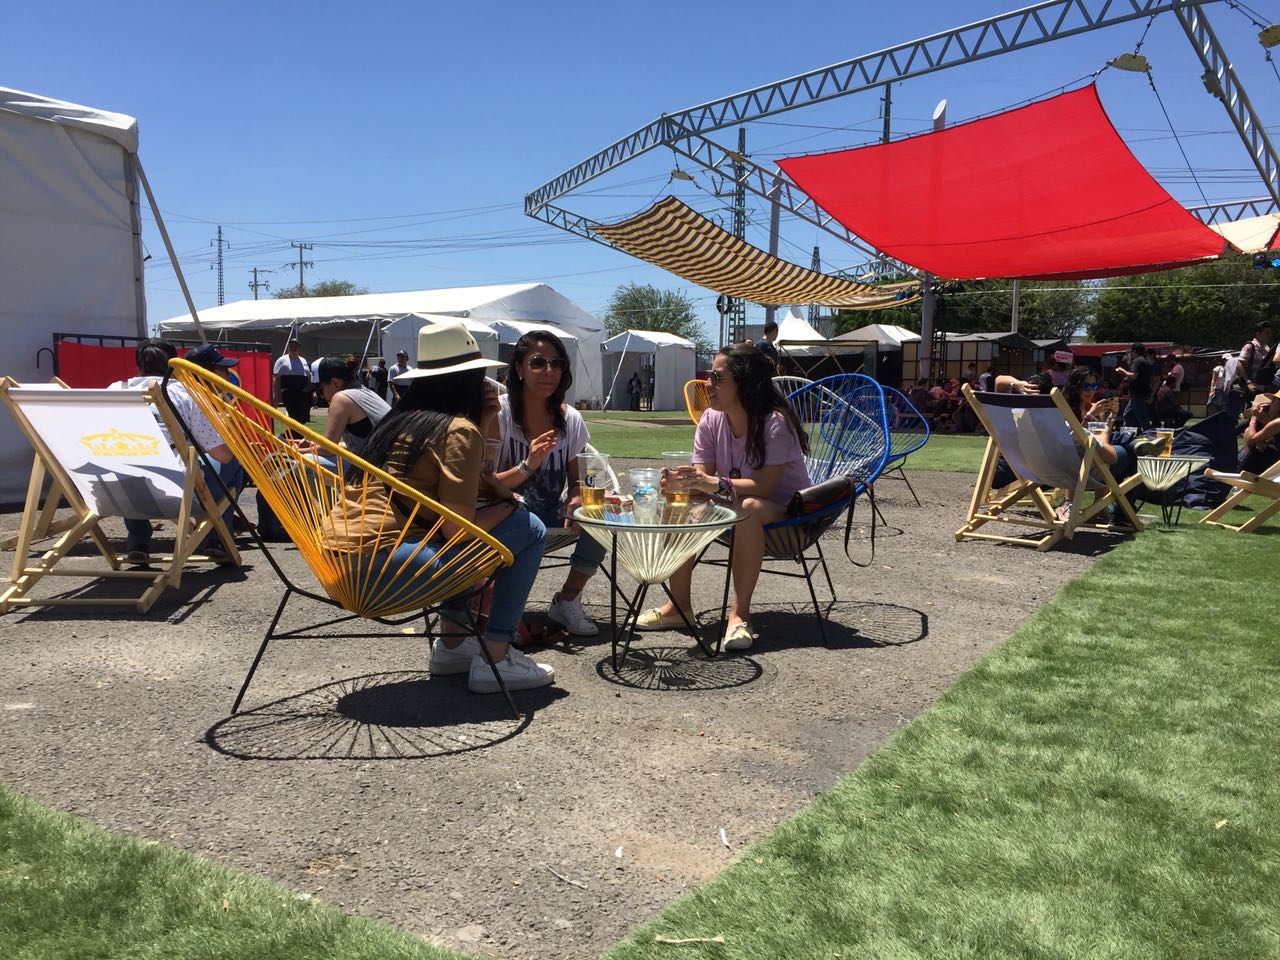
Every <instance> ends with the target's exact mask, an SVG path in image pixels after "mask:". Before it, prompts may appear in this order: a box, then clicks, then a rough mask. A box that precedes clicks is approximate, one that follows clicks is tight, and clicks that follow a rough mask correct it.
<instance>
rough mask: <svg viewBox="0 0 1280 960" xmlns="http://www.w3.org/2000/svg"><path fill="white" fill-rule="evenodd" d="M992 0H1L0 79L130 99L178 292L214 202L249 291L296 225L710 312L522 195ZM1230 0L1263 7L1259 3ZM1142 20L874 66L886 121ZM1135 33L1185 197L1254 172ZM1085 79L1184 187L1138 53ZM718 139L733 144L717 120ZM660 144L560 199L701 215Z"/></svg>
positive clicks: (1024, 87)
mask: <svg viewBox="0 0 1280 960" xmlns="http://www.w3.org/2000/svg"><path fill="white" fill-rule="evenodd" d="M1016 5H1017V3H1016V2H1014V0H998V2H985V0H982V2H979V0H973V2H936V0H924V2H919V0H917V2H911V3H897V4H883V3H882V4H868V3H848V2H844V3H836V2H821V3H820V2H802V0H796V2H792V3H791V4H788V5H781V4H776V3H755V2H750V0H747V2H737V3H719V2H707V3H670V2H650V3H646V4H626V5H624V4H596V5H586V4H567V3H555V2H549V3H542V4H530V3H519V4H517V3H508V2H490V3H473V4H449V5H445V4H426V3H407V2H403V3H401V2H382V3H378V2H374V3H368V4H364V5H361V6H359V7H356V6H355V5H351V4H343V3H334V2H315V3H310V4H305V5H304V4H283V3H252V4H251V3H240V2H228V3H221V4H207V5H203V6H201V7H196V6H194V5H177V4H161V3H137V2H135V3H113V4H104V3H62V2H52V3H48V4H44V5H41V6H39V7H38V8H37V7H35V6H32V5H30V4H27V5H23V6H20V7H19V8H16V9H12V10H10V11H9V12H8V13H7V14H6V26H7V31H6V34H5V36H3V37H0V63H3V64H4V67H5V69H4V72H3V75H0V84H3V85H5V86H9V87H16V88H18V89H22V90H28V91H32V92H36V93H40V94H43V95H46V96H51V97H57V98H60V99H65V100H71V101H75V102H78V103H84V104H88V105H92V106H96V107H101V108H103V109H108V110H115V111H118V112H122V113H127V114H130V115H132V116H135V117H137V118H138V120H139V129H140V135H141V148H140V156H141V158H142V162H143V164H144V166H145V167H146V169H147V171H148V175H149V177H150V180H151V183H152V186H153V188H154V189H155V191H156V193H157V196H158V199H159V202H160V206H161V209H162V211H163V212H164V216H165V220H166V223H167V224H168V226H169V229H170V232H171V234H172V235H173V238H174V242H175V246H176V248H177V250H178V251H179V254H180V257H181V260H182V265H183V269H184V271H185V272H186V275H187V278H188V282H189V283H190V285H191V288H192V290H193V293H194V296H195V300H196V304H197V306H199V307H205V306H212V305H214V304H216V302H217V295H216V278H215V274H214V273H213V271H212V270H211V269H210V263H211V261H212V256H213V248H212V246H211V241H212V238H213V235H214V229H215V226H216V225H217V224H222V225H223V234H224V237H225V238H226V239H227V240H229V241H230V244H231V247H230V249H229V250H228V251H227V252H226V267H225V270H226V273H225V282H226V295H227V299H228V300H233V299H240V298H243V297H249V296H251V293H250V291H249V289H248V286H247V284H248V283H249V280H250V274H249V270H250V268H252V267H255V266H256V267H260V268H266V269H271V270H274V271H275V272H274V273H272V274H270V275H268V276H267V279H268V280H270V281H271V282H272V284H273V286H287V285H290V284H293V283H296V271H291V270H288V269H286V268H285V267H284V264H285V263H286V262H287V261H289V260H291V259H296V251H291V250H290V249H289V247H288V244H289V241H291V240H299V241H307V242H313V243H314V244H315V249H314V250H313V251H312V252H311V253H310V254H309V256H310V258H311V259H313V260H314V261H316V265H315V269H314V272H313V271H308V279H309V280H311V279H315V278H319V277H324V278H330V277H334V278H341V279H347V280H351V281H354V282H356V283H358V284H362V285H364V286H366V287H368V288H369V289H370V290H373V291H383V290H409V289H419V288H427V287H436V286H458V285H464V284H481V283H498V282H509V281H520V280H542V281H545V282H548V283H550V284H551V285H552V286H554V287H555V288H556V289H558V290H560V291H561V292H562V293H564V294H565V295H566V296H568V297H570V298H571V299H573V300H575V301H577V302H578V303H579V304H581V305H582V306H583V307H585V308H586V309H588V310H591V311H593V312H600V311H601V310H602V309H603V307H604V305H605V303H606V302H607V301H608V298H609V295H610V294H611V293H612V291H613V290H614V288H615V287H616V286H617V285H618V284H619V283H625V282H631V281H634V282H640V283H655V284H659V285H661V286H665V287H670V288H673V289H682V290H685V291H687V292H688V293H689V295H690V296H691V297H693V298H694V299H695V301H696V302H697V305H698V308H699V312H700V315H701V316H702V317H703V319H704V322H706V323H707V324H709V325H714V323H715V314H714V310H713V309H712V307H711V303H712V301H713V300H714V295H711V294H708V293H707V291H705V290H702V289H701V288H698V287H693V286H691V285H689V284H686V283H685V282H684V281H682V280H680V279H679V278H677V277H673V276H671V275H669V274H666V273H664V272H662V271H659V270H657V269H656V268H652V267H648V266H645V265H644V264H642V263H639V262H638V261H635V260H632V259H631V258H629V257H627V256H625V255H624V254H621V253H618V252H615V251H612V250H609V249H606V248H604V247H600V246H598V245H595V244H592V243H590V242H588V241H579V240H576V239H574V238H572V237H570V236H569V235H568V234H564V233H561V232H560V231H557V230H555V229H553V228H551V227H548V226H546V225H543V224H540V223H539V222H537V221H534V220H531V219H529V218H527V217H525V216H524V215H523V208H522V199H523V196H524V194H525V193H526V192H527V191H529V190H530V189H532V188H533V187H536V186H537V185H539V184H540V183H542V182H543V181H545V180H547V179H549V178H550V177H552V176H554V175H556V174H557V173H559V172H561V171H563V170H565V169H567V168H569V167H570V166H572V165H574V164H575V163H577V162H578V161H579V160H581V159H583V158H585V157H586V156H587V155H589V154H590V153H593V152H594V151H595V150H597V149H599V148H601V147H603V146H605V145H606V144H608V143H610V142H612V141H613V140H615V139H617V138H619V137H621V136H623V135H625V134H627V133H628V132H630V131H631V130H633V129H635V128H637V127H639V126H641V125H643V124H645V123H647V122H648V121H650V120H652V119H653V118H654V117H656V116H658V115H659V114H661V113H663V112H671V111H674V110H677V109H679V108H682V107H685V106H689V105H691V104H694V103H698V102H701V101H704V100H708V99H712V98H716V97H719V96H723V95H727V94H730V93H733V92H735V91H738V90H742V89H745V88H749V87H752V86H756V85H759V84H762V83H767V82H769V81H773V80H777V79H781V78H783V77H786V76H790V75H792V74H795V73H799V72H802V71H805V70H809V69H813V68H815V67H819V66H822V65H824V64H827V63H833V62H836V61H839V60H842V59H846V58H848V57H850V56H855V55H857V54H860V53H865V52H869V51H871V50H875V49H878V48H880V47H883V46H887V45H890V44H894V43H898V42H902V41H906V40H910V39H913V38H916V37H920V36H924V35H926V34H928V33H932V32H935V31H937V30H941V29H946V28H949V27H953V26H957V25H959V24H960V23H962V22H967V21H972V20H976V19H980V18H982V17H986V16H990V15H993V14H997V13H1001V12H1004V11H1006V10H1009V9H1013V8H1014V7H1015V6H1016ZM1250 6H1251V7H1252V8H1254V9H1255V10H1258V11H1259V12H1261V13H1262V14H1264V16H1265V18H1266V19H1269V20H1276V19H1280V9H1278V8H1280V4H1277V3H1276V2H1275V0H1252V3H1251V4H1250ZM1206 9H1207V12H1208V14H1209V16H1210V19H1211V21H1212V23H1213V24H1214V26H1215V28H1216V29H1217V31H1218V33H1219V35H1220V37H1221V38H1222V40H1223V42H1224V44H1225V46H1226V47H1227V49H1228V51H1229V52H1230V53H1231V55H1232V56H1233V58H1234V60H1235V64H1236V67H1237V69H1238V70H1239V72H1240V73H1241V75H1242V77H1243V78H1244V81H1245V84H1246V88H1247V89H1248V91H1249V92H1250V94H1251V96H1252V99H1253V101H1254V103H1255V106H1257V107H1258V108H1259V109H1260V110H1261V112H1262V115H1263V120H1264V122H1265V123H1266V125H1267V126H1268V128H1269V129H1270V130H1271V131H1272V135H1273V137H1275V136H1276V135H1277V134H1278V133H1280V109H1278V108H1277V107H1276V106H1275V105H1276V104H1277V102H1280V97H1277V94H1278V93H1280V78H1277V76H1276V73H1275V72H1274V68H1273V66H1272V64H1270V63H1267V62H1266V61H1265V60H1264V59H1263V51H1262V49H1261V47H1260V46H1259V44H1258V42H1257V37H1256V28H1254V27H1252V26H1251V25H1250V23H1249V22H1248V20H1247V19H1246V18H1245V17H1244V16H1242V15H1241V14H1240V13H1238V12H1236V11H1234V10H1232V9H1231V8H1229V7H1228V6H1227V5H1226V4H1225V3H1216V4H1210V5H1208V6H1207V8H1206ZM1145 26H1146V22H1145V21H1136V22H1132V23H1129V24H1125V25H1121V26H1118V27H1113V28H1108V29H1106V30H1101V31H1095V32H1094V33H1092V34H1090V35H1086V36H1084V37H1079V38H1073V39H1069V40H1065V41H1060V42H1056V43H1053V44H1046V45H1042V46H1039V47H1037V48H1035V49H1033V50H1031V51H1027V52H1023V53H1017V54H1010V55H1006V56H1002V57H998V58H995V59H993V60H989V61H984V62H980V63H976V64H970V65H967V66H964V67H959V68H954V69H950V70H946V71H943V72H940V73H938V74H934V75H932V76H929V77H925V78H920V79H917V80H911V81H908V82H906V83H902V84H898V85H895V87H894V93H893V108H892V117H893V130H894V133H895V134H906V133H911V132H916V131H919V130H922V129H924V128H926V127H927V126H928V122H929V120H928V118H929V116H930V114H931V112H932V110H933V106H934V104H935V103H937V101H938V100H939V99H941V98H942V97H946V98H947V99H948V103H949V109H948V119H949V120H951V121H953V122H954V121H957V120H961V119H965V118H967V117H972V116H975V115H978V114H982V113H987V112H990V111H993V110H997V109H1000V108H1001V107H1004V106H1008V105H1011V104H1014V103H1017V102H1021V101H1024V100H1026V99H1029V98H1032V97H1035V96H1038V95H1041V94H1045V93H1048V92H1050V91H1053V90H1055V88H1058V87H1060V86H1062V85H1064V84H1070V83H1073V82H1074V81H1077V80H1079V79H1080V78H1082V77H1084V76H1085V75H1087V74H1089V73H1091V72H1092V71H1094V70H1095V69H1097V68H1099V67H1101V66H1102V65H1103V64H1104V63H1105V61H1106V60H1107V59H1108V58H1110V57H1112V56H1114V55H1115V54H1117V53H1119V52H1121V51H1124V50H1128V49H1132V48H1133V46H1134V44H1135V43H1136V42H1137V40H1138V39H1139V37H1140V36H1141V35H1142V33H1143V30H1144V28H1145ZM55 34H56V37H55V36H54V35H55ZM1143 53H1144V54H1146V55H1147V56H1148V58H1149V59H1150V60H1151V62H1152V65H1153V70H1154V78H1155V83H1156V86H1157V89H1158V90H1159V93H1160V95H1161V97H1162V98H1163V100H1164V103H1165V106H1166V107H1167V108H1168V110H1169V112H1170V114H1171V116H1172V120H1173V124H1174V127H1175V129H1176V130H1177V131H1178V133H1179V134H1181V135H1182V146H1183V148H1184V149H1185V150H1186V151H1187V153H1188V155H1189V156H1190V159H1191V162H1192V165H1193V166H1194V167H1195V169H1196V170H1197V172H1198V174H1199V175H1200V177H1201V183H1202V186H1203V189H1204V191H1205V193H1206V195H1207V196H1208V198H1209V199H1210V200H1217V199H1227V198H1236V197H1245V196H1257V195H1260V194H1262V193H1263V192H1264V191H1263V189H1262V185H1261V183H1260V182H1259V181H1258V179H1257V176H1256V174H1254V173H1253V171H1252V166H1251V165H1250V163H1249V160H1248V157H1247V155H1246V154H1245V152H1244V148H1243V145H1242V144H1241V143H1240V141H1239V139H1238V138H1237V137H1236V135H1235V134H1234V132H1232V131H1230V128H1229V124H1228V121H1227V117H1226V114H1225V112H1224V111H1223V109H1222V107H1221V106H1220V105H1219V104H1218V103H1217V101H1215V100H1213V99H1212V98H1210V97H1209V96H1208V95H1207V94H1206V93H1205V91H1204V88H1203V86H1202V85H1201V81H1200V76H1199V75H1200V66H1199V63H1198V61H1197V60H1196V59H1195V57H1194V55H1193V53H1192V51H1191V49H1190V46H1189V44H1188V42H1187V40H1186V38H1185V37H1184V36H1183V34H1182V32H1181V30H1180V29H1179V27H1178V25H1177V23H1176V21H1175V20H1174V19H1173V18H1172V17H1171V16H1169V15H1167V14H1166V15H1163V16H1161V17H1159V18H1157V20H1156V22H1155V23H1154V25H1153V26H1152V27H1151V30H1150V33H1149V35H1148V37H1147V39H1146V42H1145V45H1144V47H1143ZM1099 90H1100V93H1101V96H1102V99H1103V102H1104V104H1105V105H1106V107H1107V109H1108V112H1109V113H1110V115H1111V117H1112V120H1113V122H1115V124H1116V126H1117V127H1118V128H1119V130H1120V132H1121V134H1122V135H1123V136H1124V137H1125V139H1126V141H1127V142H1129V144H1130V145H1131V147H1132V148H1133V149H1134V152H1135V153H1136V154H1137V156H1138V158H1139V159H1140V160H1142V161H1143V163H1144V164H1146V165H1147V167H1148V169H1150V170H1151V171H1152V172H1153V173H1154V174H1155V175H1156V177H1157V179H1159V180H1160V181H1161V182H1162V183H1164V184H1165V186H1166V187H1167V188H1168V189H1169V190H1170V192H1171V193H1173V195H1174V196H1175V197H1177V198H1178V199H1180V200H1182V201H1184V202H1188V203H1191V202H1199V200H1200V193H1199V190H1198V189H1197V187H1196V185H1195V184H1194V183H1193V182H1192V180H1191V178H1190V176H1189V174H1188V173H1187V167H1186V164H1185V162H1184V161H1183V159H1182V157H1181V156H1180V154H1179V152H1178V145H1177V142H1176V141H1175V140H1174V139H1173V138H1172V136H1171V135H1170V131H1169V127H1168V125H1167V124H1166V123H1165V120H1164V117H1163V115H1162V114H1161V111H1160V107H1159V105H1158V103H1157V100H1156V97H1155V95H1154V94H1153V93H1152V91H1151V89H1150V87H1149V86H1148V84H1147V81H1146V80H1145V78H1143V77H1141V76H1139V75H1135V74H1125V73H1119V72H1117V71H1114V70H1111V71H1107V72H1106V73H1105V74H1104V75H1103V76H1102V77H1101V78H1100V80H1099ZM879 115H880V104H879V98H878V95H877V94H876V93H872V92H867V93H862V94H856V95H853V96H851V97H846V98H842V99H841V100H838V101H835V102H834V103H831V104H827V105H824V106H822V107H818V108H807V109H804V110H798V111H792V112H791V113H788V114H783V115H780V116H776V117H774V118H772V119H771V121H770V122H767V123H755V124H752V125H750V127H749V128H748V134H747V136H748V140H747V146H748V152H749V153H751V154H752V156H753V157H754V158H755V159H756V160H757V162H761V163H766V164H767V162H768V161H769V160H770V159H776V158H778V157H782V156H786V155H788V154H789V153H793V152H807V151H811V150H817V149H828V148H836V147H846V146H851V145H854V144H858V143H865V142H870V141H873V140H875V139H877V138H878V134H879V130H880V123H881V121H880V119H879ZM715 136H716V137H717V138H719V139H720V142H722V143H726V144H730V143H731V142H732V141H733V140H734V139H736V132H735V131H722V132H720V133H719V134H717V135H715ZM671 166H672V162H671V155H670V153H669V152H664V151H655V152H653V153H652V154H650V155H649V156H648V157H646V158H644V159H642V160H640V161H637V162H635V163H634V164H628V165H626V166H624V167H622V168H621V169H620V170H618V171H617V172H616V173H614V174H613V175H612V176H611V177H609V178H606V179H602V180H599V181H596V182H594V183H592V184H591V185H590V189H592V190H593V191H594V192H593V193H592V194H591V195H589V196H587V197H585V198H583V199H582V200H581V201H580V202H574V201H569V202H566V203H565V205H566V206H568V207H569V208H570V209H574V210H577V211H578V212H582V213H587V214H590V215H592V216H596V217H598V218H601V219H608V218H612V217H621V216H625V215H627V214H630V213H634V212H636V211H638V210H639V209H641V208H643V207H644V206H646V205H647V203H648V202H649V201H650V200H651V199H653V198H655V197H656V196H659V195H661V194H663V193H665V192H668V191H674V192H676V193H678V194H679V195H681V196H682V198H684V199H686V200H688V201H689V202H691V203H693V204H694V205H695V206H697V208H698V209H700V210H703V211H705V212H707V213H709V214H711V215H713V216H714V215H716V214H717V213H722V212H723V208H724V207H725V205H726V204H727V201H725V200H723V199H717V198H716V197H714V196H713V195H711V193H710V192H709V190H708V188H711V187H713V186H714V185H713V184H711V182H710V181H709V180H707V178H706V177H705V176H704V177H700V178H699V182H698V183H697V184H695V185H690V184H684V183H678V184H674V185H671V184H668V182H667V181H668V176H669V172H670V169H671ZM766 229H767V210H766V209H765V208H764V207H763V206H760V205H756V206H754V207H753V209H752V211H751V217H750V226H749V229H748V239H749V240H750V241H752V242H754V243H757V244H759V245H761V246H763V245H765V244H766V243H767V240H766V233H765V231H766ZM824 237H825V239H823V238H824ZM144 239H145V241H146V243H147V247H148V250H149V252H150V253H151V254H152V255H153V259H152V260H151V261H150V262H149V263H148V275H147V295H148V308H149V314H150V318H151V320H152V321H153V322H154V321H158V320H161V319H164V318H167V317H169V316H173V315H175V314H178V313H180V312H182V311H183V309H184V307H183V304H182V300H181V295H180V293H179V292H178V286H177V283H176V281H175V280H174V277H173V274H172V271H171V270H170V269H169V268H168V266H167V263H166V260H165V257H164V252H163V247H162V246H161V243H160V241H159V237H158V235H157V234H156V232H155V229H154V226H153V225H152V224H150V223H148V224H147V226H146V230H145V234H144ZM815 242H817V243H821V245H822V247H823V250H822V253H823V260H824V265H825V266H828V267H833V266H834V267H839V266H845V265H848V264H850V263H854V262H858V261H860V260H861V259H863V258H862V257H860V256H859V255H858V254H857V252H856V251H852V250H849V249H847V248H846V249H843V250H841V249H838V248H837V245H836V241H835V240H834V239H833V238H830V237H826V235H823V234H820V233H819V232H818V231H815V230H814V228H812V227H810V226H808V225H805V224H802V223H800V222H796V221H784V225H783V243H782V248H781V251H780V252H781V253H782V255H783V256H786V257H789V258H791V259H793V260H796V261H799V262H802V263H806V264H807V262H808V259H809V255H810V250H811V249H812V247H813V245H814V243H815ZM760 313H761V311H760V310H759V309H758V308H753V309H752V312H751V315H750V316H749V319H750V320H752V321H758V320H759V316H758V314H760Z"/></svg>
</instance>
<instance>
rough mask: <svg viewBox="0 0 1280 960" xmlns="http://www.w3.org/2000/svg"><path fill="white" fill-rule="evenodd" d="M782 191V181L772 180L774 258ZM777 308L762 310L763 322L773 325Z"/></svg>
mask: <svg viewBox="0 0 1280 960" xmlns="http://www.w3.org/2000/svg"><path fill="white" fill-rule="evenodd" d="M781 189H782V180H781V179H780V178H778V177H774V178H773V189H772V190H770V191H769V193H770V195H771V196H770V200H771V202H770V203H769V256H771V257H776V256H777V255H778V221H779V219H780V218H781V215H782V205H781V204H779V203H778V193H779V192H780V191H781ZM777 310H778V308H777V307H776V306H774V305H773V304H770V305H769V306H767V307H765V308H764V322H765V323H773V322H774V321H773V318H774V316H775V314H776V313H777Z"/></svg>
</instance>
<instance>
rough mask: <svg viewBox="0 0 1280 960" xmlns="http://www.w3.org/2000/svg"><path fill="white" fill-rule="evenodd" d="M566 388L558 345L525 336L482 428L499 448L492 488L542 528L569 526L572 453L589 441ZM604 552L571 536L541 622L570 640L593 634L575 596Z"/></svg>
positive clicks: (543, 333)
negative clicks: (489, 422) (511, 496)
mask: <svg viewBox="0 0 1280 960" xmlns="http://www.w3.org/2000/svg"><path fill="white" fill-rule="evenodd" d="M572 384H573V373H572V371H571V370H570V369H569V352H568V351H567V350H566V349H565V346H564V344H563V343H562V342H561V340H560V338H559V337H557V336H556V335H555V334H553V333H551V332H550V331H548V330H534V331H532V332H530V333H526V334H525V335H524V336H522V337H521V338H520V339H519V340H517V341H516V346H515V350H514V351H513V352H512V354H511V361H510V363H508V364H507V393H506V394H505V395H503V396H502V397H501V398H500V399H499V407H498V416H497V418H496V420H495V422H494V424H493V426H491V427H490V428H489V438H490V439H492V440H497V441H499V443H500V446H499V448H498V461H497V468H498V469H497V479H498V481H499V482H500V483H502V484H505V485H506V486H507V487H509V488H511V489H512V490H515V491H516V492H517V493H519V494H520V496H522V497H524V502H525V505H526V506H527V507H528V508H529V510H530V511H532V512H533V514H534V515H535V516H537V517H538V519H540V520H541V521H542V522H543V523H544V524H546V526H547V528H548V529H553V528H555V527H570V526H572V525H573V522H572V520H570V519H569V518H570V517H572V515H573V511H574V510H575V509H577V508H578V507H579V506H580V505H581V504H582V499H581V497H580V496H579V494H578V484H579V482H580V477H579V476H578V454H580V453H582V451H583V450H584V449H585V448H586V446H587V442H588V441H589V440H590V437H589V436H588V434H587V425H586V422H585V421H584V420H583V419H582V414H580V413H579V412H578V411H577V410H576V409H574V407H572V406H570V405H569V404H567V403H565V402H564V397H565V394H566V393H567V392H568V390H569V387H570V386H571V385H572ZM566 497H567V499H566ZM606 552H607V551H606V550H605V548H604V547H603V546H602V545H601V544H600V543H599V542H598V541H596V540H595V539H594V538H593V537H588V536H580V537H578V540H577V543H575V544H574V547H573V554H572V555H571V556H570V557H569V573H568V575H567V576H566V577H565V579H564V583H563V584H562V585H561V587H560V591H559V592H558V593H557V594H556V595H555V597H554V598H552V600H551V606H550V607H548V608H547V616H548V617H550V618H551V619H552V620H554V621H555V622H556V623H558V624H560V626H562V627H564V628H565V629H566V630H568V631H569V632H570V633H571V634H573V635H574V636H578V637H594V636H595V635H596V634H598V633H599V632H600V628H599V627H597V626H596V625H595V624H594V623H593V622H592V621H591V619H590V618H589V617H588V616H587V615H586V613H584V612H583V609H582V600H581V599H580V596H579V595H580V594H581V593H582V590H583V588H584V587H585V586H586V585H587V581H588V580H590V579H591V576H592V574H594V573H595V572H596V570H598V569H599V568H600V561H601V560H603V559H604V558H605V554H606Z"/></svg>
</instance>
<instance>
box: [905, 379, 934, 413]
mask: <svg viewBox="0 0 1280 960" xmlns="http://www.w3.org/2000/svg"><path fill="white" fill-rule="evenodd" d="M907 399H908V400H910V401H911V405H912V406H913V407H915V408H916V409H917V410H919V411H920V412H921V413H924V411H925V408H926V407H927V406H928V405H929V381H928V380H926V379H925V378H924V377H920V378H919V379H918V380H916V382H915V386H913V387H912V388H911V389H910V390H908V391H907Z"/></svg>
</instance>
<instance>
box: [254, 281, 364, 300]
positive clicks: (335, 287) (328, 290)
mask: <svg viewBox="0 0 1280 960" xmlns="http://www.w3.org/2000/svg"><path fill="white" fill-rule="evenodd" d="M368 292H369V288H368V287H361V286H357V285H356V284H354V283H352V282H351V281H350V280H317V281H316V282H315V283H313V284H311V285H310V286H304V287H297V286H293V287H284V288H282V289H280V290H277V291H275V293H273V294H272V296H273V297H274V298H275V299H277V300H284V299H285V298H287V297H352V296H356V295H357V294H361V293H368Z"/></svg>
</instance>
